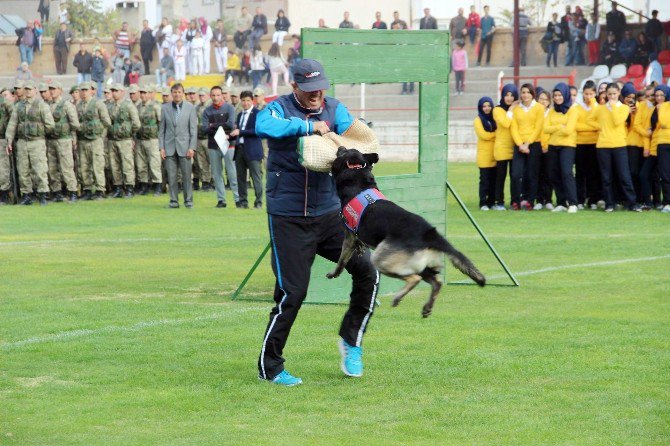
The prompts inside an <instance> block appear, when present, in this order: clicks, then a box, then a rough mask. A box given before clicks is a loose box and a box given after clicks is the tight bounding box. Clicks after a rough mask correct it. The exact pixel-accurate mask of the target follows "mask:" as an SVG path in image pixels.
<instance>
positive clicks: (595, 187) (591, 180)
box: [575, 144, 602, 205]
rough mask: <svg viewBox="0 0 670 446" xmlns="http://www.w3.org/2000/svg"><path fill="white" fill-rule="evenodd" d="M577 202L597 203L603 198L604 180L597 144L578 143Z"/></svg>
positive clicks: (576, 168)
mask: <svg viewBox="0 0 670 446" xmlns="http://www.w3.org/2000/svg"><path fill="white" fill-rule="evenodd" d="M575 181H576V182H577V202H578V203H586V202H587V200H588V204H590V205H591V204H596V203H597V202H598V201H599V200H602V181H601V179H600V166H599V165H598V154H597V152H596V145H595V144H577V153H576V154H575Z"/></svg>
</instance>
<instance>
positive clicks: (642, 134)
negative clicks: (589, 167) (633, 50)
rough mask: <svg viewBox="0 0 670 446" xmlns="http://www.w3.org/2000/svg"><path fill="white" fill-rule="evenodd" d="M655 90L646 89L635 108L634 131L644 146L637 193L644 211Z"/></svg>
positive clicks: (649, 189)
mask: <svg viewBox="0 0 670 446" xmlns="http://www.w3.org/2000/svg"><path fill="white" fill-rule="evenodd" d="M654 88H655V87H651V88H645V90H644V95H643V96H642V97H641V98H640V100H639V101H638V102H637V104H636V106H635V108H636V110H637V112H636V113H635V119H634V121H633V131H634V132H635V133H636V134H637V136H638V137H639V138H640V142H641V144H642V157H641V158H640V171H639V172H638V176H639V178H638V180H639V190H638V189H637V186H638V185H637V184H635V185H634V186H635V187H636V189H635V192H636V193H637V202H638V203H641V204H642V210H645V198H644V191H645V187H646V186H645V185H644V182H643V180H642V169H643V167H644V163H645V160H646V159H647V158H648V157H649V153H650V149H651V133H652V131H651V114H652V113H653V111H654V108H655V103H654ZM647 190H648V191H651V185H649V187H647Z"/></svg>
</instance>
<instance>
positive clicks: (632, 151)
mask: <svg viewBox="0 0 670 446" xmlns="http://www.w3.org/2000/svg"><path fill="white" fill-rule="evenodd" d="M643 152H644V149H643V148H642V147H637V146H628V168H629V170H630V179H631V180H632V181H633V188H634V189H635V202H636V203H642V187H641V184H640V169H642V158H643Z"/></svg>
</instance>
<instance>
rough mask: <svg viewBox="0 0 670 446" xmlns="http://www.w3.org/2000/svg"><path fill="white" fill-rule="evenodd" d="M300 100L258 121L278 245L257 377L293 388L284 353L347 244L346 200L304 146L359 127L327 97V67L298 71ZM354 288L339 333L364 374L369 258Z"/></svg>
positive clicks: (357, 269) (273, 107)
mask: <svg viewBox="0 0 670 446" xmlns="http://www.w3.org/2000/svg"><path fill="white" fill-rule="evenodd" d="M294 80H295V82H293V83H292V86H293V92H292V93H291V94H287V95H284V96H280V97H279V98H277V100H275V101H273V102H271V103H270V104H268V106H267V107H265V109H263V110H262V111H261V112H260V113H259V114H258V117H257V118H256V134H257V135H258V136H260V137H263V138H267V139H268V148H269V153H268V159H267V183H266V202H267V212H268V226H269V230H270V239H271V243H272V270H273V271H274V274H275V277H276V282H275V291H274V300H275V302H276V305H275V306H274V308H272V311H271V312H270V320H269V322H268V325H267V329H266V330H265V336H264V338H263V345H262V347H261V353H260V357H259V358H258V371H259V377H260V378H261V379H266V380H269V381H272V382H274V383H276V384H281V385H285V386H294V385H297V384H301V383H302V380H301V379H300V378H297V377H294V376H292V375H291V374H290V373H289V372H288V371H286V370H285V369H284V358H283V357H282V353H283V350H284V345H285V344H286V339H287V338H288V335H289V332H290V331H291V326H292V325H293V322H294V321H295V318H296V316H297V315H298V310H300V306H301V305H302V302H303V300H304V299H305V296H306V294H307V287H308V285H309V276H310V270H311V267H312V264H313V263H314V258H315V256H316V255H317V254H318V255H320V256H322V257H324V258H326V259H328V260H331V261H332V262H337V259H338V258H339V256H340V251H341V249H342V242H343V240H344V226H343V224H342V220H341V219H340V216H339V213H340V207H341V205H340V200H339V198H338V196H337V191H336V189H335V181H334V179H333V177H332V176H331V175H330V174H329V173H321V172H313V171H309V170H307V169H306V168H304V167H303V166H302V165H301V164H300V162H299V161H298V153H297V150H296V149H297V142H298V138H299V137H301V136H305V135H312V134H325V133H328V132H331V131H333V132H336V133H338V134H342V133H344V132H345V131H346V130H347V129H348V128H349V126H351V124H352V122H353V119H354V118H353V117H352V116H351V115H350V114H349V111H348V110H347V108H346V107H345V106H344V104H341V103H340V102H339V101H338V100H337V99H334V98H330V97H325V90H327V89H328V88H329V86H330V85H329V82H328V79H327V78H326V74H325V71H324V69H323V66H322V65H321V64H320V63H319V62H317V61H316V60H313V59H303V60H302V61H300V62H299V63H298V64H296V65H295V68H294ZM346 269H347V271H348V272H349V273H350V274H351V276H352V280H353V286H352V290H351V295H350V304H349V308H348V310H347V312H346V313H345V315H344V319H343V320H342V325H341V326H340V337H341V339H340V352H341V354H342V363H341V368H342V371H343V372H344V373H345V374H346V375H348V376H356V377H359V376H361V375H362V374H363V363H362V353H363V351H362V348H361V343H362V340H363V333H364V332H365V329H366V326H367V324H368V322H369V320H370V317H371V316H372V313H373V309H374V305H375V298H376V295H377V290H378V285H379V273H378V272H377V271H376V270H375V268H374V267H373V266H372V264H371V263H370V254H369V252H366V253H365V254H364V255H362V256H354V257H352V259H351V260H350V261H349V263H348V264H347V265H346Z"/></svg>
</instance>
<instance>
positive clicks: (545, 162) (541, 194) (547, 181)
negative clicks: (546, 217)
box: [533, 86, 554, 210]
mask: <svg viewBox="0 0 670 446" xmlns="http://www.w3.org/2000/svg"><path fill="white" fill-rule="evenodd" d="M535 93H537V102H539V103H540V104H541V105H542V107H544V119H547V115H548V114H549V109H551V92H549V91H547V90H545V89H544V88H542V87H540V86H538V87H537V89H536V90H535ZM540 146H542V155H540V178H539V180H538V182H539V185H538V192H537V203H536V204H535V206H534V207H533V209H536V210H540V209H542V208H543V207H546V208H547V209H549V210H552V209H554V205H553V203H552V195H553V193H554V190H553V188H552V186H551V178H549V153H548V152H549V135H548V134H546V133H545V132H544V130H543V131H542V134H541V135H540Z"/></svg>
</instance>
